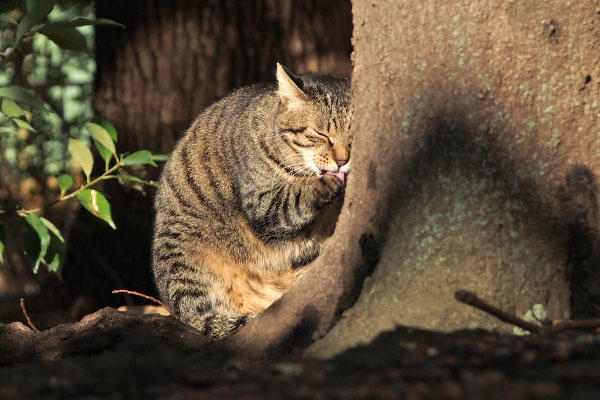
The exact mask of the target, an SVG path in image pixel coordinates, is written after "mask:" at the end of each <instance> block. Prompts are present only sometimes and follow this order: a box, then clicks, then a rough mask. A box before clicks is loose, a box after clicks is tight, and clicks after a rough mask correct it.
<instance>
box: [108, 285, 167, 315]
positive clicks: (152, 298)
mask: <svg viewBox="0 0 600 400" xmlns="http://www.w3.org/2000/svg"><path fill="white" fill-rule="evenodd" d="M111 293H112V294H116V293H127V294H133V295H135V296H140V297H143V298H145V299H148V300H151V301H153V302H155V303H156V304H158V305H161V306H163V307H164V308H166V309H167V310H168V309H169V307H167V305H166V304H165V303H163V302H162V301H160V300H158V299H155V298H154V297H152V296H148V295H147V294H142V293H139V292H134V291H133V290H125V289H117V290H113V291H112V292H111Z"/></svg>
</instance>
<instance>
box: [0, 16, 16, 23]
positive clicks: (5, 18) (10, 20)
mask: <svg viewBox="0 0 600 400" xmlns="http://www.w3.org/2000/svg"><path fill="white" fill-rule="evenodd" d="M0 22H6V23H7V24H11V25H17V24H18V22H17V20H16V19H14V18H13V17H12V16H11V15H10V14H0Z"/></svg>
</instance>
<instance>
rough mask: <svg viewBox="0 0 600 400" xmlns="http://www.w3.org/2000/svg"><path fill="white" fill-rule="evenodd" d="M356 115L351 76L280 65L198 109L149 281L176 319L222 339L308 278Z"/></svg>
mask: <svg viewBox="0 0 600 400" xmlns="http://www.w3.org/2000/svg"><path fill="white" fill-rule="evenodd" d="M351 116H352V105H351V98H350V83H349V81H348V80H347V79H345V78H337V77H333V76H329V75H319V74H306V75H299V76H295V75H293V74H292V73H290V72H289V71H288V70H286V69H285V68H284V67H282V66H281V65H279V64H277V83H276V84H270V85H255V86H250V87H246V88H242V89H239V90H237V91H235V92H233V93H232V94H230V95H229V96H227V97H225V98H223V99H222V100H221V101H219V102H217V103H215V104H213V105H212V106H210V107H209V108H207V109H206V110H205V111H204V112H203V113H202V114H200V116H199V117H198V118H197V119H196V121H195V122H194V123H193V124H192V126H191V127H190V129H189V130H188V132H187V133H186V134H185V136H184V137H183V138H182V139H181V140H180V141H179V143H178V144H177V146H176V148H175V150H174V151H173V154H172V155H171V157H170V159H169V161H168V162H167V164H166V166H165V169H164V171H163V174H162V176H161V181H160V186H159V190H158V193H157V197H156V202H155V208H156V222H155V234H154V243H153V270H154V276H155V280H156V283H157V286H158V289H159V292H160V295H161V297H162V299H163V300H164V301H165V302H166V303H167V304H168V305H169V307H170V308H171V311H172V313H173V314H174V315H175V316H176V317H178V318H180V319H181V320H182V321H184V322H186V323H188V324H190V325H192V326H194V327H195V328H197V329H198V330H200V331H202V332H204V333H205V334H206V335H207V336H209V337H211V338H215V339H217V338H221V337H223V336H225V335H227V334H229V333H231V332H232V331H234V330H235V329H236V328H237V327H239V326H240V325H241V324H243V323H245V322H246V321H247V320H248V319H251V318H253V317H254V316H256V315H257V314H258V313H260V312H261V311H263V310H264V309H266V308H267V307H269V305H271V304H272V303H273V302H274V301H275V300H277V299H278V298H279V297H281V295H282V294H283V293H284V292H285V291H286V290H288V289H289V288H290V287H291V286H292V285H293V284H294V283H295V282H296V280H297V279H298V277H299V276H300V275H301V274H302V273H304V272H305V270H306V268H305V266H306V265H307V264H308V263H309V262H310V261H312V260H313V259H314V258H315V257H316V256H317V255H318V254H319V251H320V248H321V245H322V243H323V241H324V240H325V239H326V238H327V237H329V236H330V235H331V234H332V233H333V229H334V227H335V222H336V220H337V215H338V213H339V209H340V207H341V202H342V194H343V189H344V182H345V179H343V180H342V179H340V178H341V177H345V173H347V172H348V171H349V166H350V165H349V157H350V143H351V136H350V129H349V128H350V122H351ZM327 171H329V172H327ZM341 173H344V175H341Z"/></svg>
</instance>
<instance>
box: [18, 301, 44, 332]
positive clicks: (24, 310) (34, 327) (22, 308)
mask: <svg viewBox="0 0 600 400" xmlns="http://www.w3.org/2000/svg"><path fill="white" fill-rule="evenodd" d="M21 310H22V311H23V315H24V316H25V319H26V320H27V324H28V325H29V326H30V327H31V329H33V330H34V331H35V332H38V333H39V332H40V330H39V329H38V328H37V327H36V326H35V325H34V324H33V322H31V318H29V314H27V309H26V308H25V300H24V299H23V298H22V297H21Z"/></svg>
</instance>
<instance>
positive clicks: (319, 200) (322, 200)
mask: <svg viewBox="0 0 600 400" xmlns="http://www.w3.org/2000/svg"><path fill="white" fill-rule="evenodd" d="M344 186H345V185H344V182H342V180H341V179H340V178H338V177H337V176H335V175H323V176H322V177H321V178H319V183H318V184H317V187H316V188H315V197H316V198H315V207H316V208H317V209H319V208H322V207H324V206H326V205H327V204H329V203H331V202H332V201H333V199H335V198H336V197H338V196H339V195H341V194H342V193H343V192H344Z"/></svg>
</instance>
